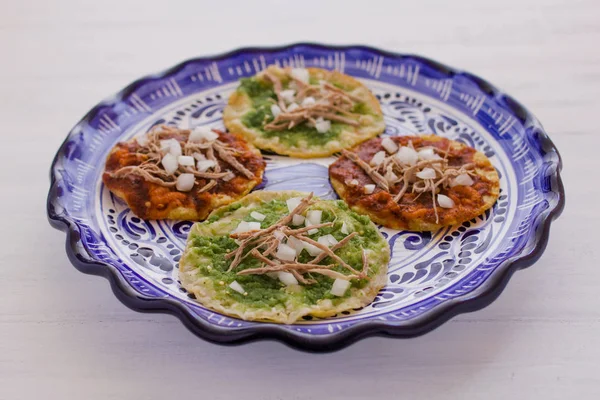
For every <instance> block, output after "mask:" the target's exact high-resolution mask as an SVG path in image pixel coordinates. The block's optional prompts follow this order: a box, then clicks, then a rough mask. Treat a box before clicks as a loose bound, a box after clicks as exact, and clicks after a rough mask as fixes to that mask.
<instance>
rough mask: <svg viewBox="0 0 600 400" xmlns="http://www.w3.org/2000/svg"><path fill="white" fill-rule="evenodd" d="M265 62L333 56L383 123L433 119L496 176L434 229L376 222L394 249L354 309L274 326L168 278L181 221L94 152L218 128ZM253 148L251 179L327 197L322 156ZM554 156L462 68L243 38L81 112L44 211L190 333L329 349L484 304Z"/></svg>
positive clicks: (524, 118) (551, 206) (553, 170)
mask: <svg viewBox="0 0 600 400" xmlns="http://www.w3.org/2000/svg"><path fill="white" fill-rule="evenodd" d="M273 63H274V64H279V65H282V66H288V65H289V66H317V67H322V68H329V69H334V68H335V69H338V70H340V71H342V72H345V73H347V74H350V75H353V76H355V77H357V78H359V79H361V80H362V81H363V82H364V83H365V84H366V85H367V86H368V87H369V88H370V89H371V90H372V91H373V93H374V94H375V95H376V96H377V97H378V98H379V100H380V101H381V105H382V109H383V112H384V115H385V120H386V124H387V127H386V131H385V132H384V135H409V134H420V133H431V132H433V133H435V134H437V135H440V136H444V137H447V138H450V139H454V140H458V141H461V142H463V143H466V144H467V145H469V146H472V147H474V148H476V149H478V150H480V151H482V152H484V153H485V154H486V155H487V156H488V157H489V158H490V159H491V161H492V163H493V164H494V166H495V167H496V168H497V170H498V172H499V174H500V177H501V194H500V198H499V200H498V202H497V203H496V204H495V205H494V207H493V208H492V209H491V210H489V211H488V212H486V213H485V214H483V215H481V216H479V217H477V218H474V219H472V220H471V221H467V222H465V223H463V224H461V225H460V226H453V227H450V228H445V229H442V230H440V231H438V232H433V233H416V232H409V231H397V230H392V229H387V228H381V231H382V233H383V235H384V236H385V237H386V239H387V240H388V241H389V244H390V248H391V252H392V254H391V262H390V266H389V274H388V284H387V286H386V287H385V288H384V289H383V290H382V291H381V292H380V293H379V294H378V296H377V298H376V299H375V301H374V302H373V303H372V304H371V305H369V306H367V307H365V308H363V309H360V310H354V311H352V312H344V313H342V314H339V315H337V316H336V317H334V318H331V319H326V320H319V319H312V318H306V319H305V320H303V321H301V322H299V323H297V324H294V325H274V324H265V323H255V322H246V321H241V320H238V319H235V318H230V317H228V316H224V315H221V314H218V313H215V312H213V311H211V310H208V309H206V308H204V307H203V306H201V305H200V304H198V303H197V302H195V301H194V299H193V296H192V295H189V294H187V293H186V292H185V290H184V289H183V288H181V287H180V285H179V284H178V280H177V267H178V262H179V258H180V257H181V252H182V251H183V249H184V246H185V239H186V236H187V233H188V232H189V229H190V227H191V224H192V223H191V222H189V221H144V220H141V219H140V218H137V217H136V216H135V215H133V214H132V213H131V211H130V210H129V209H128V208H127V205H126V204H125V203H124V202H122V201H121V200H119V199H117V198H116V197H114V196H113V195H112V194H111V193H110V192H109V191H108V190H107V189H106V188H105V187H104V186H103V185H102V183H101V174H102V170H103V164H104V159H105V157H106V155H107V153H108V151H109V150H110V149H111V147H112V146H113V145H114V144H115V143H116V142H118V141H122V140H127V139H129V138H131V137H133V136H135V135H138V134H142V133H144V132H146V131H147V130H148V129H150V128H151V127H152V126H154V125H156V124H160V123H166V124H170V125H175V126H180V127H186V128H187V127H195V126H200V125H203V126H211V127H216V128H223V125H222V121H221V117H222V111H223V108H224V106H225V104H226V101H227V98H228V96H229V94H230V93H231V92H232V91H233V90H234V89H235V87H236V86H237V82H238V79H239V78H240V77H244V76H251V75H253V74H255V73H256V72H258V71H260V70H262V69H264V68H265V67H266V66H267V65H269V64H273ZM265 158H266V160H267V169H266V172H265V179H264V182H263V184H262V185H261V186H260V189H262V190H287V189H296V190H304V191H313V192H314V193H315V194H316V195H318V196H321V197H323V198H331V199H333V198H337V196H336V194H335V192H334V191H333V189H332V187H331V185H330V184H329V179H328V171H327V167H328V165H329V164H330V163H331V162H333V161H334V158H333V157H329V158H321V159H312V160H298V159H292V158H289V157H281V156H276V155H265ZM560 167H561V162H560V158H559V155H558V152H557V151H556V149H555V148H554V146H553V145H552V143H551V141H550V140H549V139H548V137H547V136H546V134H545V133H544V131H543V129H542V127H541V125H540V124H539V122H538V121H537V120H536V119H535V118H534V117H533V116H532V115H531V114H529V113H528V112H527V111H526V110H525V109H524V108H522V107H521V106H520V105H519V104H518V103H516V101H515V100H513V99H511V98H510V97H508V96H506V95H504V94H502V93H501V92H499V91H498V90H497V89H495V88H493V87H492V86H491V85H490V84H488V83H486V82H485V81H483V80H481V79H480V78H477V77H475V76H473V75H470V74H468V73H464V72H458V71H455V70H452V69H450V68H448V67H445V66H442V65H440V64H437V63H435V62H433V61H430V60H426V59H423V58H421V57H416V56H403V55H397V54H391V53H386V52H383V51H380V50H376V49H372V48H366V47H357V46H351V47H340V48H333V47H327V46H321V45H311V44H298V45H292V46H287V47H283V48H277V49H242V50H238V51H235V52H232V53H229V54H226V55H222V56H217V57H211V58H204V59H196V60H190V61H187V62H184V63H182V64H180V65H178V66H176V67H174V68H173V69H171V70H169V71H167V72H165V73H163V74H160V75H156V76H150V77H147V78H143V79H141V80H139V81H137V82H135V83H134V84H132V85H130V86H129V87H127V88H126V89H124V90H123V91H122V92H121V93H119V94H118V95H116V96H115V97H113V98H111V99H108V100H106V101H105V102H103V103H101V104H99V105H98V106H96V107H95V108H94V109H93V110H92V111H90V113H89V114H88V115H87V116H86V117H84V119H83V120H82V121H81V122H80V123H79V124H78V125H77V126H75V128H74V129H73V130H72V131H71V133H70V134H69V136H68V137H67V139H66V141H65V142H64V143H63V145H62V147H61V149H60V150H59V152H58V153H57V156H56V158H55V160H54V163H53V166H52V186H51V189H50V193H49V196H48V214H49V217H50V221H51V222H52V223H53V224H55V225H57V226H59V227H61V228H65V227H66V228H67V232H68V235H69V242H68V243H69V244H70V246H68V247H67V252H68V254H69V257H70V259H71V261H73V263H74V264H75V265H76V266H77V267H78V268H79V269H81V270H82V271H84V272H90V273H95V274H102V275H105V276H107V277H109V278H110V279H111V281H112V282H113V289H114V290H115V293H116V294H117V295H118V296H119V298H120V299H121V300H122V301H124V302H125V303H127V304H129V305H130V306H132V307H134V308H137V309H140V310H148V309H149V310H157V311H169V312H172V313H175V314H176V315H178V316H180V317H181V318H182V320H183V321H184V322H185V323H186V325H187V326H188V327H190V328H191V329H192V330H193V331H194V332H196V333H197V334H199V335H200V336H202V337H204V338H207V339H209V340H213V341H217V342H224V343H231V342H237V341H243V340H249V339H255V338H261V337H263V338H278V339H281V340H284V341H286V342H287V343H290V344H292V345H295V346H297V347H300V348H304V349H312V350H331V349H334V348H339V347H341V346H343V345H346V344H348V343H350V342H352V341H353V340H355V339H357V338H359V337H362V336H364V335H365V334H367V333H386V334H392V335H397V336H413V335H416V334H420V333H423V332H425V331H427V330H429V329H431V328H432V327H434V326H436V325H438V324H439V323H441V322H443V321H444V320H445V319H447V318H449V317H450V316H451V315H454V314H456V313H457V312H460V311H462V310H467V309H473V308H480V307H482V306H484V305H485V304H487V303H489V301H491V298H493V297H494V296H493V294H497V293H499V291H500V290H501V289H502V287H503V286H504V284H505V283H506V280H507V278H508V277H509V276H510V274H511V273H512V272H513V271H514V270H515V269H516V268H518V267H521V266H524V265H525V264H526V263H530V262H532V260H534V259H535V258H537V257H539V255H540V254H541V251H542V250H543V247H544V245H545V242H546V239H547V234H548V229H549V222H550V221H551V219H552V218H554V217H555V216H557V215H558V214H559V212H560V211H561V210H562V207H563V203H564V193H563V189H562V183H561V181H560V177H559V171H560ZM516 261H519V262H516ZM459 306H462V309H461V308H460V307H459Z"/></svg>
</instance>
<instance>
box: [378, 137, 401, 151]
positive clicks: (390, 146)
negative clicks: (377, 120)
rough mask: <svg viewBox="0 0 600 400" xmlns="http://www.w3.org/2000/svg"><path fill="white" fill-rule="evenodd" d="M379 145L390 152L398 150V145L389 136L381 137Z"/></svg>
mask: <svg viewBox="0 0 600 400" xmlns="http://www.w3.org/2000/svg"><path fill="white" fill-rule="evenodd" d="M381 146H382V147H383V148H384V149H385V150H386V151H387V152H388V153H390V154H393V153H395V152H397V151H398V145H397V144H396V142H394V141H393V140H392V139H391V138H389V137H385V138H383V140H382V141H381Z"/></svg>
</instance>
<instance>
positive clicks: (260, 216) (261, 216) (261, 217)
mask: <svg viewBox="0 0 600 400" xmlns="http://www.w3.org/2000/svg"><path fill="white" fill-rule="evenodd" d="M250 216H251V217H252V218H254V219H255V220H257V221H264V220H265V218H267V216H266V215H265V214H261V213H259V212H258V211H252V212H251V213H250Z"/></svg>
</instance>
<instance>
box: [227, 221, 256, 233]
mask: <svg viewBox="0 0 600 400" xmlns="http://www.w3.org/2000/svg"><path fill="white" fill-rule="evenodd" d="M259 229H260V222H246V221H241V222H240V223H239V225H238V226H237V228H235V229H234V230H233V232H232V233H244V232H250V231H257V230H259Z"/></svg>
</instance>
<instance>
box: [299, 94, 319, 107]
mask: <svg viewBox="0 0 600 400" xmlns="http://www.w3.org/2000/svg"><path fill="white" fill-rule="evenodd" d="M315 103H316V100H315V98H314V97H310V96H309V97H305V98H304V100H302V107H306V106H312V105H313V104H315Z"/></svg>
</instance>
